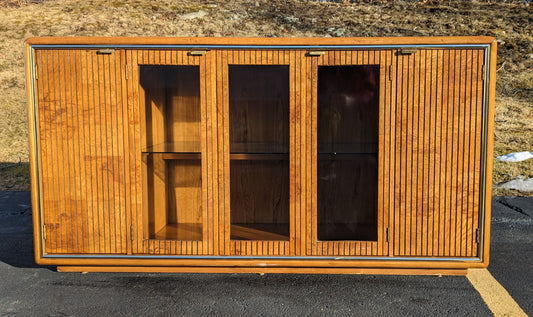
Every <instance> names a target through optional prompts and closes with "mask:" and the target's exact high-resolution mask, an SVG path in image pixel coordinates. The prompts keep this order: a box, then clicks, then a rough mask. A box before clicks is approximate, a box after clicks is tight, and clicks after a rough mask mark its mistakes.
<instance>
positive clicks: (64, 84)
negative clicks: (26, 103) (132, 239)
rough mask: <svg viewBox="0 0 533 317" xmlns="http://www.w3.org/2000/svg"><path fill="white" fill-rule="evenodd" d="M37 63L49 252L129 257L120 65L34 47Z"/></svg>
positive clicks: (90, 53) (91, 54) (92, 55)
mask: <svg viewBox="0 0 533 317" xmlns="http://www.w3.org/2000/svg"><path fill="white" fill-rule="evenodd" d="M36 62H37V64H38V67H37V69H38V70H39V72H40V73H39V76H38V78H39V79H38V80H37V86H36V87H37V91H36V96H37V102H38V105H39V108H38V110H37V111H38V117H39V120H40V122H39V127H40V128H39V129H40V130H39V131H38V133H39V139H40V140H42V141H41V142H42V143H43V146H42V147H41V149H40V157H41V162H42V164H41V169H42V175H43V177H42V189H43V204H42V212H43V215H44V219H43V220H44V225H45V226H46V228H47V237H46V240H45V246H44V247H45V252H46V253H52V254H54V253H55V254H64V253H74V254H76V253H81V254H91V253H106V254H124V253H126V252H127V247H126V242H125V237H124V236H123V235H122V234H121V232H122V228H125V226H126V224H125V220H124V219H125V218H124V217H123V215H124V214H125V208H126V206H125V200H123V199H122V195H121V194H120V193H119V191H120V189H119V188H120V187H119V185H120V182H121V175H124V174H125V170H124V166H123V165H121V164H120V162H122V160H123V157H124V156H125V155H127V153H125V151H124V148H123V147H120V146H119V143H120V142H122V140H121V135H122V134H123V131H120V129H123V128H124V127H121V126H120V125H118V124H117V122H118V121H120V120H121V119H120V120H119V118H118V116H119V109H121V107H122V106H123V104H122V101H121V98H122V88H121V84H120V77H116V76H114V70H115V68H116V67H117V63H120V62H117V60H116V55H115V54H112V55H97V54H96V51H95V50H87V51H82V50H79V51H78V50H72V51H70V50H62V49H53V50H52V49H48V50H36ZM112 92H114V93H112ZM99 132H100V133H101V134H102V135H99V134H98V133H99ZM96 175H100V177H97V176H96ZM52 193H53V195H52ZM99 201H100V203H99Z"/></svg>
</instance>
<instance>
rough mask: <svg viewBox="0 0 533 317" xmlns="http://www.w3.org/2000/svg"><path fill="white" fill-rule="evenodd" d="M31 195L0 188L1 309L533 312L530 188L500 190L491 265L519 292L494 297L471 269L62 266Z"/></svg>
mask: <svg viewBox="0 0 533 317" xmlns="http://www.w3.org/2000/svg"><path fill="white" fill-rule="evenodd" d="M29 204H30V199H29V193H28V192H0V315H2V316H4V315H5V316H43V315H51V316H71V315H74V316H94V315H95V314H105V315H106V316H107V315H128V316H131V315H157V316H170V315H172V316H175V315H183V316H191V315H212V314H216V315H221V316H257V315H265V316H270V315H276V316H279V315H290V316H301V315H346V316H350V315H352V316H353V315H363V316H378V315H384V316H398V315H403V316H406V315H416V316H421V315H422V316H490V315H492V314H493V312H496V314H499V313H501V312H502V311H505V309H506V307H507V306H506V305H507V304H509V303H508V302H507V301H511V302H512V301H513V299H514V301H515V302H516V303H517V304H518V305H519V306H520V307H521V309H522V310H523V311H524V312H525V314H528V315H533V301H532V300H531V295H532V294H533V272H532V271H533V255H532V254H533V253H532V251H533V248H532V246H533V199H531V198H494V199H493V217H492V247H491V252H492V256H491V264H490V266H489V269H488V271H489V272H490V274H492V276H493V277H494V278H495V279H496V281H497V282H499V284H501V285H502V286H503V288H504V289H505V290H507V292H508V294H510V297H509V298H511V297H512V299H505V297H497V299H498V300H497V301H494V299H493V302H492V303H489V305H487V303H486V301H490V298H489V299H485V300H484V299H483V298H482V296H481V295H480V294H481V293H483V292H485V295H486V291H488V292H489V293H490V292H491V291H492V289H488V290H481V291H480V292H478V290H476V288H474V287H473V286H472V284H471V283H470V282H469V279H468V278H467V277H450V276H445V277H435V276H375V275H365V276H358V275H293V274H286V275H283V274H266V275H258V274H137V273H89V274H80V273H57V272H55V268H54V267H38V266H37V265H36V264H35V263H34V262H33V242H32V241H33V240H32V226H31V207H30V205H29ZM490 274H488V276H490ZM482 275H483V274H482ZM483 276H485V275H483ZM480 285H482V286H480V287H483V285H484V284H483V283H482V282H481V284H480ZM490 288H492V286H491V287H490ZM489 295H490V294H489ZM497 296H500V295H498V294H497ZM494 302H496V304H495V303H494ZM494 305H500V307H499V308H498V307H496V306H494ZM498 309H500V310H498ZM502 309H503V310H502ZM491 310H492V311H491ZM518 313H519V312H518Z"/></svg>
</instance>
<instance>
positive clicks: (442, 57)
mask: <svg viewBox="0 0 533 317" xmlns="http://www.w3.org/2000/svg"><path fill="white" fill-rule="evenodd" d="M483 61H484V50H482V49H419V50H418V51H417V52H416V53H413V54H409V55H398V63H397V69H396V71H395V73H396V76H397V78H396V89H395V91H396V92H395V94H394V96H393V105H394V106H393V108H392V109H391V110H392V111H391V119H390V127H391V128H390V131H389V133H388V136H387V137H388V138H390V139H391V140H392V145H393V148H392V149H391V150H392V151H391V152H390V153H388V154H387V155H389V157H388V158H387V160H388V161H389V162H390V164H391V175H390V182H391V184H393V188H395V189H396V190H395V192H394V199H393V202H394V203H393V205H392V210H393V214H392V215H391V217H392V219H391V222H392V223H393V224H394V238H393V239H394V255H397V256H417V257H420V256H422V257H425V256H427V257H437V256H438V257H475V256H477V254H478V244H477V242H476V229H477V228H478V227H479V220H480V203H481V202H480V192H481V191H482V190H483V189H482V188H481V187H480V178H481V156H482V152H481V140H482V130H483V123H482V115H483V113H482V112H483V106H482V104H483V77H482V76H483V70H482V69H483Z"/></svg>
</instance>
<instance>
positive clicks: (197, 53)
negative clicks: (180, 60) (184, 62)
mask: <svg viewBox="0 0 533 317" xmlns="http://www.w3.org/2000/svg"><path fill="white" fill-rule="evenodd" d="M205 54H207V50H194V51H189V52H188V53H187V55H189V56H201V55H205Z"/></svg>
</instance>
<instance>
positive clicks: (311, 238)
mask: <svg viewBox="0 0 533 317" xmlns="http://www.w3.org/2000/svg"><path fill="white" fill-rule="evenodd" d="M308 59H310V60H311V61H310V64H311V68H312V75H311V78H310V79H309V80H308V86H307V87H308V89H310V90H311V91H312V93H311V94H312V101H311V103H312V114H311V126H310V130H309V131H310V133H311V135H312V138H311V139H312V142H311V144H312V146H311V149H310V150H311V151H310V152H311V153H310V154H311V159H310V163H309V164H311V183H312V184H311V186H310V188H311V189H310V195H311V203H310V217H309V218H310V219H308V224H309V225H308V226H309V228H310V230H309V231H308V232H307V239H308V243H307V248H308V251H307V253H308V254H313V255H319V256H320V255H322V256H372V255H374V256H375V255H386V254H388V252H389V251H388V248H389V246H388V242H387V240H386V236H387V233H388V229H387V226H388V216H387V215H385V213H384V210H388V209H385V205H384V202H383V197H384V195H385V194H384V191H383V188H384V187H383V186H382V185H383V183H382V181H381V180H382V179H383V177H384V175H385V174H384V173H385V172H384V170H383V162H380V158H381V157H382V154H383V153H384V152H383V151H385V150H386V149H385V147H384V141H385V140H384V135H385V133H384V132H383V131H382V130H383V129H384V127H385V124H384V118H385V115H387V113H388V112H387V111H388V110H387V109H388V105H389V104H390V102H391V100H390V98H389V95H390V94H391V88H392V81H391V75H390V73H391V70H392V67H393V52H392V51H390V50H375V51H365V50H360V51H358V50H353V51H325V52H323V53H322V54H309V55H308ZM386 70H387V71H386Z"/></svg>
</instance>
